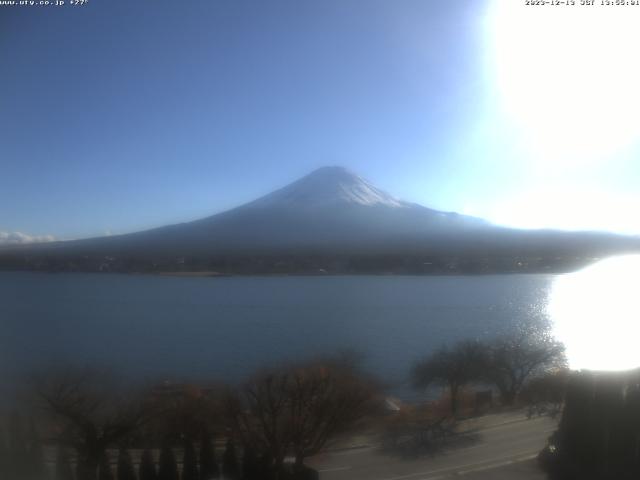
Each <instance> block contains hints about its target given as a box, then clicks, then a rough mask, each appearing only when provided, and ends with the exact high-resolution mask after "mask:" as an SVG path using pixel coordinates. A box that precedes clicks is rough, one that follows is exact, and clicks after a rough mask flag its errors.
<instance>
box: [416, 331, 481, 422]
mask: <svg viewBox="0 0 640 480" xmlns="http://www.w3.org/2000/svg"><path fill="white" fill-rule="evenodd" d="M485 359H486V349H485V347H484V346H483V345H482V344H481V343H478V342H472V341H465V342H460V343H458V344H456V345H454V346H453V347H441V348H440V349H438V350H437V351H435V352H434V353H433V354H431V355H429V356H428V357H427V358H426V359H424V360H422V361H421V362H419V363H417V364H416V365H415V366H414V367H413V371H412V377H413V384H414V386H415V387H416V388H423V389H426V388H428V387H430V386H432V385H443V386H446V387H447V388H448V390H449V398H450V402H451V414H452V415H453V416H455V415H456V413H457V410H458V394H459V392H460V389H461V388H462V387H464V386H465V385H467V384H469V383H470V382H472V381H474V380H477V379H478V378H479V377H480V375H481V369H482V366H483V365H484V364H485V361H486V360H485Z"/></svg>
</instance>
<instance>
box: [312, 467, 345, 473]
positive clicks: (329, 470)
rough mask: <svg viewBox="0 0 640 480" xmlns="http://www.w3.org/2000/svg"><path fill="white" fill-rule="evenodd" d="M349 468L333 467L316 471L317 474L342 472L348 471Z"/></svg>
mask: <svg viewBox="0 0 640 480" xmlns="http://www.w3.org/2000/svg"><path fill="white" fill-rule="evenodd" d="M350 469H351V467H333V468H324V469H321V470H318V472H339V471H342V470H350Z"/></svg>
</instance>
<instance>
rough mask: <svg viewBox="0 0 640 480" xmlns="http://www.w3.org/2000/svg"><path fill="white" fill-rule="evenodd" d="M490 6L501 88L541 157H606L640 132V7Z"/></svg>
mask: <svg viewBox="0 0 640 480" xmlns="http://www.w3.org/2000/svg"><path fill="white" fill-rule="evenodd" d="M577 3H579V0H578V1H577ZM490 12H491V13H490V15H489V25H488V30H487V31H488V35H489V57H490V61H489V62H490V71H491V72H492V73H491V76H492V77H493V78H492V81H493V83H494V85H495V88H496V95H498V97H499V104H500V105H501V109H502V111H503V113H504V114H505V115H506V117H507V119H508V120H509V121H511V122H514V123H515V124H516V125H517V126H518V127H519V131H520V132H521V135H522V140H523V142H524V143H525V144H526V145H527V148H528V149H529V151H531V152H532V156H533V157H534V158H535V161H536V162H537V163H540V162H543V163H545V164H546V165H547V166H548V167H550V168H562V167H563V166H569V167H571V166H577V165H581V166H582V165H585V164H589V163H599V162H600V163H601V162H605V161H606V160H607V158H610V157H611V155H615V154H616V153H618V152H620V151H622V150H624V149H625V148H629V147H630V146H632V145H633V144H634V143H635V142H636V141H637V140H638V139H639V138H640V88H638V85H640V68H638V66H637V63H638V62H637V45H638V44H639V43H640V29H639V28H638V25H639V23H640V22H639V20H640V8H636V7H630V8H625V7H614V8H612V7H605V6H599V5H592V6H580V5H576V6H573V7H571V6H546V7H544V6H543V7H535V6H533V7H532V6H526V5H525V2H520V1H517V2H516V1H513V0H494V2H493V4H492V7H491V10H490Z"/></svg>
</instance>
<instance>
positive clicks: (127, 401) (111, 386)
mask: <svg viewBox="0 0 640 480" xmlns="http://www.w3.org/2000/svg"><path fill="white" fill-rule="evenodd" d="M112 379H113V377H112V376H111V375H109V374H108V372H104V371H99V370H91V369H86V370H82V371H78V370H75V371H67V372H63V373H56V374H51V375H47V376H46V377H43V378H40V379H38V381H37V393H38V395H39V397H40V399H41V400H42V401H43V403H44V407H45V409H46V410H47V411H48V413H49V414H50V415H51V416H52V419H53V421H54V432H55V433H54V437H55V438H54V440H55V441H57V442H58V444H59V445H63V446H70V447H73V448H74V449H75V450H76V452H77V455H78V480H95V478H96V475H97V469H98V465H99V464H100V461H101V459H102V458H103V455H104V452H105V450H106V448H107V447H108V446H110V445H113V444H114V443H116V442H118V441H119V440H121V439H122V438H124V437H126V436H127V435H129V434H131V433H132V432H133V431H134V430H135V429H136V428H138V427H139V426H140V425H142V424H143V423H144V422H145V421H147V420H148V418H149V417H150V416H151V415H152V409H151V408H150V407H149V406H148V405H145V404H144V403H143V402H142V401H140V399H132V398H130V396H128V395H125V394H124V393H123V392H121V391H119V390H118V389H117V388H116V382H114V381H110V380H112Z"/></svg>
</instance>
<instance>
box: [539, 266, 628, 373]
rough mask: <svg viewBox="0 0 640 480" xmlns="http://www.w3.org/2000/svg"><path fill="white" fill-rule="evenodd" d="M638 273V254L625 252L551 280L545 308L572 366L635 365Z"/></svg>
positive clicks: (612, 367)
mask: <svg viewBox="0 0 640 480" xmlns="http://www.w3.org/2000/svg"><path fill="white" fill-rule="evenodd" d="M639 276H640V255H628V256H620V257H614V258H609V259H606V260H602V261H600V262H598V263H596V264H594V265H591V266H589V267H587V268H585V269H583V270H580V271H578V272H575V273H571V274H566V275H562V276H560V277H558V278H557V279H556V280H555V281H554V284H553V287H552V290H551V295H550V297H549V305H548V312H549V315H550V317H551V320H552V321H553V331H554V334H555V336H556V338H558V340H560V341H562V342H564V344H565V346H566V349H567V350H566V353H567V358H568V360H569V366H570V367H571V368H572V369H576V370H581V369H589V370H627V369H631V368H635V367H639V366H640V347H639V340H640V338H639V337H638V333H639V332H640V328H639V327H640V302H639V300H640V289H639V288H638V287H639V283H638V277H639Z"/></svg>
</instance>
